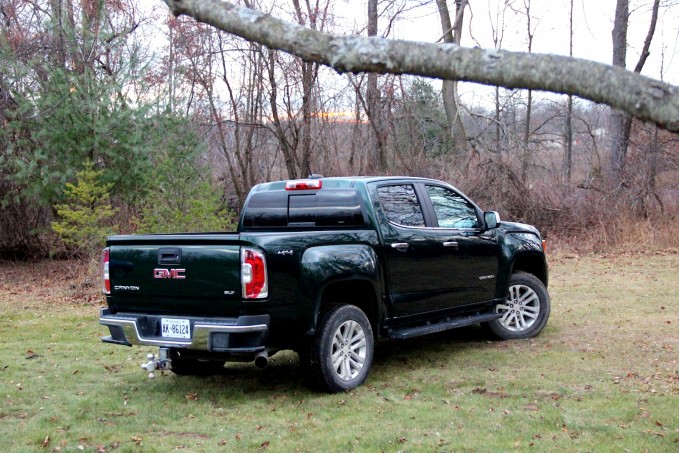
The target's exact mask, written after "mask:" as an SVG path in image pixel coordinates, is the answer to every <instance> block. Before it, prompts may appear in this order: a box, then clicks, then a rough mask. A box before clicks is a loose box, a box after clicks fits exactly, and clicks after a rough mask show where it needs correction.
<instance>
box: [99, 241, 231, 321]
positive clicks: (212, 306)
mask: <svg viewBox="0 0 679 453" xmlns="http://www.w3.org/2000/svg"><path fill="white" fill-rule="evenodd" d="M107 245H108V248H109V254H110V255H109V256H110V262H109V272H110V287H111V295H110V298H109V307H110V308H111V310H112V312H113V313H116V312H132V313H134V312H136V313H148V314H172V315H187V316H191V315H200V316H222V317H223V316H235V315H237V314H238V312H239V310H240V304H241V292H242V290H241V282H240V270H241V269H240V267H241V266H240V241H239V235H238V234H237V233H232V234H231V233H227V234H218V235H217V234H215V235H188V234H187V235H152V236H135V237H131V236H117V237H112V238H109V241H108V243H107Z"/></svg>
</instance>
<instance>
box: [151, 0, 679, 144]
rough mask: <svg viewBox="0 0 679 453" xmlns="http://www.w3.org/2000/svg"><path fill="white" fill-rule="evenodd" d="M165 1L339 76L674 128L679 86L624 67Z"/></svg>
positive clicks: (194, 0)
mask: <svg viewBox="0 0 679 453" xmlns="http://www.w3.org/2000/svg"><path fill="white" fill-rule="evenodd" d="M164 1H165V3H166V4H167V5H168V6H169V7H170V10H171V11H172V12H173V14H175V15H182V14H186V15H189V16H192V17H194V18H195V19H197V20H198V21H200V22H204V23H206V24H209V25H212V26H214V27H216V28H219V29H220V30H224V31H226V32H228V33H232V34H234V35H237V36H240V37H242V38H244V39H247V40H250V41H254V42H257V43H259V44H262V45H265V46H268V47H270V48H273V49H278V50H282V51H285V52H288V53H291V54H293V55H296V56H298V57H300V58H302V59H304V60H307V61H312V62H316V63H320V64H324V65H327V66H330V67H331V68H333V69H335V70H336V71H338V72H340V73H344V72H354V73H357V72H376V73H381V74H386V73H392V74H414V75H420V76H424V77H433V78H439V79H454V80H461V81H468V82H476V83H481V84H485V85H493V86H494V85H500V86H503V87H506V88H521V89H527V90H544V91H551V92H554V93H563V94H572V95H575V96H579V97H581V98H584V99H589V100H591V101H594V102H599V103H604V104H608V105H610V106H611V107H614V108H616V109H620V110H624V111H626V112H628V113H630V114H632V115H634V116H636V117H638V118H640V119H642V120H645V121H652V122H654V123H656V124H658V125H660V126H663V127H665V128H667V129H669V130H671V131H675V132H677V131H679V87H676V86H673V85H670V84H667V83H664V82H661V81H658V80H654V79H651V78H648V77H644V76H641V75H639V74H636V73H634V72H632V71H627V70H625V69H623V68H616V67H613V66H610V65H606V64H602V63H596V62H593V61H587V60H581V59H577V58H571V57H565V56H559V55H550V54H537V53H533V54H527V53H523V52H508V51H504V50H494V49H490V50H484V49H480V48H466V47H461V46H458V45H456V44H431V43H420V42H411V41H399V40H389V39H383V38H378V37H373V38H366V37H361V36H337V35H331V34H327V33H322V32H319V31H316V30H311V29H308V28H304V27H300V26H298V25H294V24H291V23H288V22H284V21H282V20H280V19H276V18H274V17H272V16H270V15H268V14H263V13H260V12H258V11H254V10H252V9H248V8H243V7H239V6H236V5H232V4H230V3H227V2H223V1H221V0H164Z"/></svg>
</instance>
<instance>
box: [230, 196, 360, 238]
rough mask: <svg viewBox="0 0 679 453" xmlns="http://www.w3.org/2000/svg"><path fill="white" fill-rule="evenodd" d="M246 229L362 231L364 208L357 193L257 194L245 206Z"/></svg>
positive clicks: (244, 225)
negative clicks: (341, 229) (313, 228)
mask: <svg viewBox="0 0 679 453" xmlns="http://www.w3.org/2000/svg"><path fill="white" fill-rule="evenodd" d="M244 209H245V211H244V216H243V227H245V228H250V229H258V228H261V229H265V228H286V227H288V228H292V227H296V228H304V227H361V226H364V225H365V222H366V221H365V217H364V215H363V205H362V203H361V200H360V197H359V195H358V193H357V192H356V191H355V190H344V189H342V190H334V189H331V190H325V189H324V190H320V191H316V192H311V193H310V192H306V193H294V194H291V193H290V192H284V191H271V192H260V193H255V194H253V195H252V196H251V197H250V199H249V200H248V204H247V205H246V206H245V208H244Z"/></svg>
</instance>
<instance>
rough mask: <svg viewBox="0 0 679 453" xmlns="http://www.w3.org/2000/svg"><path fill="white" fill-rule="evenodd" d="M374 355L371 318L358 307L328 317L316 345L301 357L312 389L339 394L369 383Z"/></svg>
mask: <svg viewBox="0 0 679 453" xmlns="http://www.w3.org/2000/svg"><path fill="white" fill-rule="evenodd" d="M373 353H374V337H373V332H372V328H371V327H370V321H368V317H367V316H366V315H365V313H363V311H361V309H359V308H358V307H356V306H354V305H337V306H334V307H332V308H330V309H329V310H328V311H327V312H326V313H325V314H324V316H323V317H322V319H321V321H320V324H319V328H318V330H317V332H316V336H315V339H314V341H313V342H310V343H308V344H307V345H306V346H305V347H304V348H303V349H302V350H301V351H300V352H299V356H300V361H301V362H302V366H303V367H304V368H305V371H307V377H308V378H310V380H311V383H312V385H314V386H316V387H318V388H320V389H321V390H324V391H327V392H331V393H335V392H341V391H347V390H351V389H353V388H356V387H358V386H359V385H361V384H362V383H363V382H364V381H365V380H366V378H367V377H368V374H369V373H370V368H371V367H372V359H373Z"/></svg>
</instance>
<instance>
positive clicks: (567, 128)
mask: <svg viewBox="0 0 679 453" xmlns="http://www.w3.org/2000/svg"><path fill="white" fill-rule="evenodd" d="M568 17H569V34H568V36H569V46H568V47H569V51H568V55H569V56H570V57H572V56H573V0H570V13H569V16H568ZM563 135H564V140H563V141H564V154H563V166H562V174H563V182H564V183H565V184H570V183H571V177H572V174H571V172H572V168H573V96H572V95H568V102H567V108H566V123H565V124H564V134H563Z"/></svg>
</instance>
